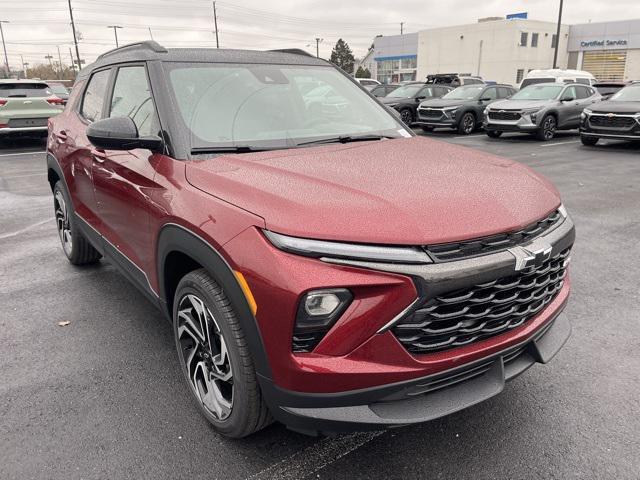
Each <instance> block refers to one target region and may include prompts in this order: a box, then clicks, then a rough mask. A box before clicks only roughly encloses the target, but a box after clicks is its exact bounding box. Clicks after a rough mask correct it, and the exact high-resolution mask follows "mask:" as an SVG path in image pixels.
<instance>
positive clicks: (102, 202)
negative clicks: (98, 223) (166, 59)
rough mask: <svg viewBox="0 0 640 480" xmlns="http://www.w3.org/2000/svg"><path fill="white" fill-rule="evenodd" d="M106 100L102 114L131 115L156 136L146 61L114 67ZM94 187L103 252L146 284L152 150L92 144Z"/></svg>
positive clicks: (150, 261) (150, 246) (150, 256)
mask: <svg viewBox="0 0 640 480" xmlns="http://www.w3.org/2000/svg"><path fill="white" fill-rule="evenodd" d="M112 84H113V85H112V88H111V93H110V95H109V96H108V99H107V115H106V116H107V117H109V118H111V117H126V116H128V117H130V118H132V119H133V121H134V123H135V124H136V126H137V128H138V133H139V135H140V136H146V135H160V125H159V121H158V116H157V113H156V108H155V104H154V101H153V96H152V94H151V88H150V86H149V81H148V77H147V72H146V67H145V65H125V66H121V67H119V68H118V69H117V71H116V72H115V74H114V80H113V82H112ZM93 156H94V162H93V186H94V190H95V196H96V202H97V206H98V211H99V214H100V218H101V220H102V223H103V230H102V234H103V237H104V248H105V252H106V253H107V255H108V256H109V257H110V258H111V260H113V261H114V262H116V263H118V264H119V266H120V267H121V268H122V269H123V270H124V271H125V273H127V272H128V273H129V274H130V276H131V277H132V279H133V280H135V281H137V282H138V283H142V285H143V286H144V285H148V286H150V284H149V282H148V279H147V276H146V274H145V273H144V271H150V270H151V269H152V267H153V257H154V256H153V245H154V242H153V241H152V238H151V233H150V229H149V218H150V217H149V208H150V207H149V198H150V196H151V195H150V194H151V192H152V191H153V190H155V189H157V188H159V187H158V185H157V184H156V183H155V182H154V177H155V170H154V168H153V164H152V157H153V153H152V152H151V151H150V150H147V149H142V148H137V149H133V150H126V151H116V150H101V149H97V148H94V149H93Z"/></svg>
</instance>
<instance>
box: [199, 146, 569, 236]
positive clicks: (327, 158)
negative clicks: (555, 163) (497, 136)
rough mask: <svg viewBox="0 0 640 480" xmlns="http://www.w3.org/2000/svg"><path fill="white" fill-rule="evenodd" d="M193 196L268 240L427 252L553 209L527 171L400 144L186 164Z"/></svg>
mask: <svg viewBox="0 0 640 480" xmlns="http://www.w3.org/2000/svg"><path fill="white" fill-rule="evenodd" d="M186 175H187V180H188V181H189V183H191V184H192V185H193V186H195V187H196V188H198V189H200V190H203V191H205V192H208V193H210V194H211V195H215V196H216V197H219V198H221V199H223V200H225V201H227V202H229V203H232V204H234V205H236V206H238V207H240V208H242V209H245V210H248V211H250V212H252V213H255V214H256V215H259V216H261V217H262V218H263V219H264V220H265V223H266V227H267V228H268V229H269V230H273V231H275V232H279V233H283V234H287V235H293V236H299V237H307V238H317V239H325V240H342V241H352V242H363V243H380V244H398V245H399V244H405V245H406V244H411V245H419V244H432V243H443V242H451V241H458V240H464V239H469V238H476V237H482V236H486V235H491V234H494V233H500V232H504V231H508V230H514V229H517V228H521V227H523V226H526V225H528V224H530V223H532V222H534V221H536V220H538V219H540V218H542V217H544V216H545V215H547V214H548V213H549V212H551V211H553V210H554V209H555V208H557V207H558V206H559V204H560V198H559V195H558V192H557V191H556V189H555V188H554V187H553V186H552V185H551V184H550V183H549V182H548V181H546V180H544V179H543V178H542V177H540V176H539V175H537V174H536V173H534V172H533V171H532V170H530V169H529V168H527V167H525V166H523V165H519V164H517V163H514V162H512V161H510V160H506V159H503V158H499V157H495V156H492V155H489V154H486V153H481V152H478V151H475V150H471V149H468V148H465V147H460V146H457V145H452V144H449V143H445V142H441V141H438V140H432V139H428V138H425V137H410V138H401V139H394V140H380V141H373V142H364V143H351V144H335V145H334V144H331V145H324V146H318V147H313V148H298V149H290V150H279V151H270V152H255V153H248V154H233V155H222V156H218V157H215V158H211V159H207V160H198V161H191V162H187V164H186Z"/></svg>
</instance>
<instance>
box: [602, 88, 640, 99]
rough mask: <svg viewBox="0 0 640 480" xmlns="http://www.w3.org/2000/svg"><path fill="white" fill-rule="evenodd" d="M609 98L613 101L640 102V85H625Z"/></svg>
mask: <svg viewBox="0 0 640 480" xmlns="http://www.w3.org/2000/svg"><path fill="white" fill-rule="evenodd" d="M609 100H611V101H612V102H640V85H632V86H630V87H625V88H623V89H622V90H620V91H619V92H618V93H616V94H615V95H613V96H612V97H611V98H609Z"/></svg>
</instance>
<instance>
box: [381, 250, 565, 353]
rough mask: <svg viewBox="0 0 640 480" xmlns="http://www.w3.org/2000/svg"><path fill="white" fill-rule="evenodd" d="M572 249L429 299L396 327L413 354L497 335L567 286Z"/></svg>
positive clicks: (460, 344) (529, 317) (523, 318)
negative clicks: (543, 260) (537, 264)
mask: <svg viewBox="0 0 640 480" xmlns="http://www.w3.org/2000/svg"><path fill="white" fill-rule="evenodd" d="M569 254H570V249H569V248H567V249H566V250H564V251H563V252H561V253H558V254H556V255H554V256H553V257H551V258H549V259H548V260H547V261H545V262H543V263H542V265H540V266H539V267H531V268H530V269H527V270H524V271H522V272H518V273H516V274H514V275H512V276H509V277H504V278H498V279H496V280H493V281H490V282H485V283H481V284H478V285H474V286H473V287H470V288H465V289H461V290H455V291H452V292H448V293H445V294H442V295H440V296H438V297H435V298H432V299H429V300H426V301H425V302H424V303H423V304H422V305H421V306H420V307H419V308H418V309H417V310H415V311H414V312H413V313H411V314H410V315H409V316H407V317H406V318H404V319H403V320H401V321H400V322H399V323H398V324H396V325H395V326H394V327H393V333H394V335H395V336H396V338H397V339H398V340H399V341H400V343H402V345H404V347H405V348H406V349H407V350H408V351H409V352H411V353H416V354H422V353H431V352H437V351H441V350H447V349H451V348H455V347H460V346H462V345H468V344H470V343H473V342H476V341H479V340H482V339H485V338H488V337H492V336H494V335H498V334H500V333H503V332H506V331H508V330H511V329H514V328H516V327H519V326H521V325H523V324H524V323H526V322H527V321H529V320H530V319H531V318H533V317H534V316H535V315H536V314H537V313H538V312H540V311H541V310H542V309H543V308H544V307H545V306H546V305H548V304H549V303H550V302H551V301H552V300H553V299H554V298H555V296H556V295H557V294H558V292H559V291H560V289H561V288H562V285H563V284H564V277H565V274H566V267H567V264H568V258H569Z"/></svg>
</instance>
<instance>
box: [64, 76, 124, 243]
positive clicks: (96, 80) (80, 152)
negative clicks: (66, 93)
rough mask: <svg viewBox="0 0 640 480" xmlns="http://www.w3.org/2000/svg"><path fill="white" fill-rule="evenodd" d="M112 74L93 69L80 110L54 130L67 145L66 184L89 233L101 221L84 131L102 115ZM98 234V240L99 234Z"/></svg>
mask: <svg viewBox="0 0 640 480" xmlns="http://www.w3.org/2000/svg"><path fill="white" fill-rule="evenodd" d="M110 76H111V68H106V69H103V70H97V71H95V72H93V73H92V75H91V77H90V78H89V80H88V81H87V83H86V84H85V88H84V91H83V93H82V97H81V98H80V101H79V102H78V107H77V110H74V111H73V112H72V113H71V114H70V115H69V122H68V123H67V125H66V127H68V128H65V129H63V130H60V131H55V132H54V135H55V137H56V141H57V142H59V143H60V144H61V145H63V146H64V151H65V152H66V156H67V160H68V161H69V163H70V164H71V175H68V177H67V186H68V188H69V194H70V195H71V199H72V203H73V207H74V210H75V213H76V215H78V216H79V217H80V218H81V220H83V221H84V222H85V223H87V224H88V225H89V226H90V227H91V229H88V230H89V231H88V232H86V233H87V235H92V233H95V232H100V231H101V230H102V223H101V221H100V217H99V214H98V209H97V203H96V198H95V192H94V190H93V161H94V160H93V155H92V150H93V146H92V145H91V142H89V139H88V138H87V135H86V133H85V131H86V128H87V126H88V125H90V124H91V123H93V122H95V121H96V120H100V119H101V118H102V117H103V112H104V103H105V99H106V95H107V87H108V85H109V79H110ZM92 229H93V230H92ZM95 235H96V238H97V239H98V241H99V234H97V233H95ZM96 238H93V240H94V241H95V240H96Z"/></svg>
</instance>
